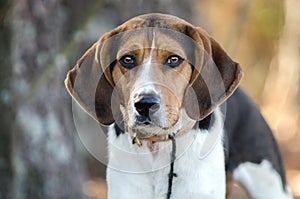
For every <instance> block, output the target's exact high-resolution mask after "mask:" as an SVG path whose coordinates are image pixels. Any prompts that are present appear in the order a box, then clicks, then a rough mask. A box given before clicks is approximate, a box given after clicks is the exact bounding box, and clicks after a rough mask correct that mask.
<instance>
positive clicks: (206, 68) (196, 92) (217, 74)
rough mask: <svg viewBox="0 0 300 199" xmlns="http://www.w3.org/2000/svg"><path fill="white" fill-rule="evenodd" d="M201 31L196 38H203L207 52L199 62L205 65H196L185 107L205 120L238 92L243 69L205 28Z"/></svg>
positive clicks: (195, 115) (195, 117)
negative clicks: (206, 33) (206, 32)
mask: <svg viewBox="0 0 300 199" xmlns="http://www.w3.org/2000/svg"><path fill="white" fill-rule="evenodd" d="M197 31H198V38H197V39H195V40H196V42H199V41H200V42H201V45H203V48H204V49H205V51H206V53H204V59H203V62H202V63H199V62H198V63H197V61H196V62H195V64H201V65H202V66H200V67H199V66H194V72H193V75H192V77H194V79H193V80H192V83H191V85H190V86H189V87H188V88H187V90H186V96H185V100H186V102H185V108H186V111H187V113H188V115H189V116H190V117H191V118H193V119H195V120H202V119H204V118H205V117H206V116H208V115H209V114H211V113H212V112H213V111H214V109H215V108H216V107H217V106H219V105H220V104H222V103H223V102H224V101H225V100H226V99H227V98H228V97H229V96H230V95H231V94H232V93H233V92H234V90H235V89H236V88H237V87H238V85H239V83H240V81H241V78H242V76H243V73H242V69H241V67H240V66H239V64H238V63H236V62H234V61H233V60H232V59H231V58H230V57H229V56H228V55H227V53H226V52H225V51H224V50H223V49H222V47H221V46H220V45H219V44H218V43H217V42H216V41H215V40H214V39H212V38H210V37H209V36H207V35H203V34H202V31H201V30H197ZM197 40H198V41H197ZM195 56H196V58H195V60H197V56H202V55H197V54H196V55H195ZM195 73H196V74H195ZM195 100H196V101H197V103H195Z"/></svg>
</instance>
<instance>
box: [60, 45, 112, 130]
mask: <svg viewBox="0 0 300 199" xmlns="http://www.w3.org/2000/svg"><path fill="white" fill-rule="evenodd" d="M100 50H101V42H100V40H99V41H98V42H97V43H95V44H94V45H93V46H92V47H91V48H90V49H89V50H87V51H86V53H85V54H84V55H83V56H82V57H81V58H80V59H79V60H78V61H77V64H76V65H75V66H74V68H73V69H71V70H70V71H69V72H68V74H67V77H66V79H65V86H66V88H67V90H68V91H69V93H70V95H71V96H72V97H73V98H74V99H75V100H76V102H77V103H78V104H79V105H80V106H81V107H82V108H83V109H84V110H85V111H86V112H87V113H88V114H89V115H90V116H91V117H93V118H94V119H95V120H96V121H98V122H99V123H101V124H103V125H109V124H111V123H113V122H114V117H113V114H112V110H111V96H112V94H113V86H112V85H111V84H110V83H109V82H108V80H107V79H106V77H105V75H104V73H103V67H102V66H101V65H100V61H99V60H98V58H97V57H98V55H97V54H98V53H99V51H100ZM108 70H109V67H108Z"/></svg>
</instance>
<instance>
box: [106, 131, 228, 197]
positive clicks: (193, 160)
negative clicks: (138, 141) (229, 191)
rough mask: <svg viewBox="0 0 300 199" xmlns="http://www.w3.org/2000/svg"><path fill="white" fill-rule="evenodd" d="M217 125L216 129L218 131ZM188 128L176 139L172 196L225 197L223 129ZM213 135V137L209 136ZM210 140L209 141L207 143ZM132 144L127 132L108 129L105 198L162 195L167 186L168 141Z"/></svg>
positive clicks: (165, 191) (164, 193)
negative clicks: (154, 150)
mask: <svg viewBox="0 0 300 199" xmlns="http://www.w3.org/2000/svg"><path fill="white" fill-rule="evenodd" d="M217 129H218V132H217ZM220 129H221V128H215V132H213V130H212V131H210V132H209V133H208V132H200V130H191V131H190V132H188V133H187V134H185V135H183V136H181V137H179V138H177V139H176V161H175V164H174V172H175V173H176V175H177V177H174V178H173V186H172V194H171V198H172V199H182V198H190V199H193V198H195V199H196V198H212V199H214V198H215V199H221V198H225V168H224V152H223V146H222V135H221V134H222V130H220ZM210 136H211V137H210ZM212 139H213V140H212ZM208 142H210V144H209V145H207V143H208ZM155 145H156V146H152V147H154V148H155V149H158V151H156V152H155V153H154V154H153V151H151V148H150V149H149V145H147V144H146V142H144V144H143V146H142V147H138V146H137V145H132V144H131V142H130V140H129V137H128V135H127V134H121V135H119V137H116V135H115V132H114V129H113V128H111V129H110V133H109V165H108V169H107V181H108V198H109V199H115V198H118V199H119V198H122V199H123V198H124V199H126V198H128V199H129V198H130V199H134V198H137V199H138V198H145V199H154V198H155V199H160V198H161V199H164V198H166V193H167V190H168V180H169V177H168V175H169V171H170V154H171V150H172V143H171V142H160V143H156V144H155Z"/></svg>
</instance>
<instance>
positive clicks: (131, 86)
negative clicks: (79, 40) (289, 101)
mask: <svg viewBox="0 0 300 199" xmlns="http://www.w3.org/2000/svg"><path fill="white" fill-rule="evenodd" d="M241 78H242V70H241V68H240V66H239V65H238V64H237V63H235V62H234V61H233V60H232V59H231V58H230V57H229V56H228V55H227V54H226V53H225V52H224V50H223V49H222V48H221V47H220V45H219V44H218V43H217V42H216V41H215V40H214V39H212V38H211V37H210V36H209V35H208V34H207V33H206V32H205V31H204V30H202V29H201V28H199V27H195V26H193V25H191V24H189V23H188V22H186V21H184V20H182V19H180V18H177V17H174V16H170V15H164V14H147V15H142V16H138V17H135V18H133V19H131V20H129V21H127V22H125V23H124V24H122V25H120V26H119V27H117V28H115V29H114V30H112V31H110V32H107V33H105V34H104V35H103V36H102V37H101V38H100V39H99V40H98V41H97V42H96V43H95V44H94V45H93V46H92V47H91V48H90V49H89V50H88V51H87V52H86V53H85V54H84V55H83V56H82V57H81V58H80V59H79V61H78V62H77V64H76V65H75V67H74V68H73V69H72V70H70V71H69V73H68V75H67V78H66V80H65V84H66V87H67V89H68V91H69V92H70V94H71V95H72V97H73V98H74V99H75V100H76V101H77V102H78V103H79V104H80V105H81V107H82V108H83V109H84V110H85V111H86V112H87V113H88V114H89V115H90V116H92V117H93V118H94V119H95V120H97V121H98V122H99V123H100V124H102V125H109V130H108V151H109V162H108V167H107V182H108V198H109V199H120V198H121V199H135V198H136V199H141V198H143V199H165V198H172V199H182V198H189V199H193V198H195V199H196V198H197V199H198V198H204V199H208V198H209V199H221V198H225V197H226V181H227V180H226V179H229V178H228V177H229V176H230V179H231V178H233V179H234V180H235V181H237V182H239V183H241V184H242V186H243V187H245V189H246V190H247V192H248V193H249V195H250V196H251V197H252V198H256V199H269V198H272V199H288V198H292V195H291V194H290V192H289V189H288V187H287V184H286V178H285V172H284V168H283V165H282V161H281V156H280V152H279V149H278V146H277V144H276V142H275V139H274V137H273V135H272V132H271V130H270V128H269V127H268V125H267V124H266V122H265V120H264V119H263V117H262V116H261V114H260V112H259V111H258V109H257V108H256V106H255V105H254V104H253V102H252V101H251V100H250V99H249V98H248V97H247V95H246V94H245V93H244V92H243V91H242V89H240V88H238V85H239V83H240V81H241ZM226 177H227V178H226Z"/></svg>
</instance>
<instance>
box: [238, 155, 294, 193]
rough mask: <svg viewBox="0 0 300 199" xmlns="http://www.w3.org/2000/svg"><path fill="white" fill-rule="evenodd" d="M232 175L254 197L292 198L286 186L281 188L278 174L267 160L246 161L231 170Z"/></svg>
mask: <svg viewBox="0 0 300 199" xmlns="http://www.w3.org/2000/svg"><path fill="white" fill-rule="evenodd" d="M233 177H234V179H235V180H236V181H237V182H240V183H241V184H242V185H243V186H244V187H245V188H246V189H247V191H248V192H249V194H250V195H251V197H252V198H254V199H267V198H272V199H292V198H293V197H292V195H291V194H290V191H289V189H288V188H286V190H287V191H284V190H283V186H282V182H281V178H280V175H279V174H278V173H277V172H276V171H275V170H274V168H273V167H272V165H271V163H270V162H269V161H268V160H264V161H262V162H261V163H260V164H254V163H251V162H246V163H242V164H240V165H239V166H238V167H237V168H236V169H235V170H234V172H233Z"/></svg>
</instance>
